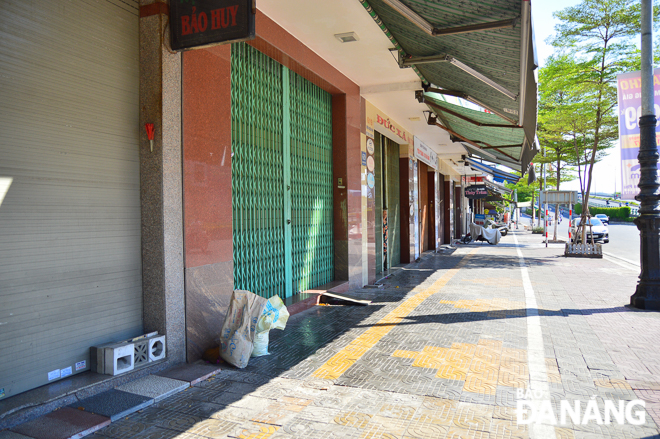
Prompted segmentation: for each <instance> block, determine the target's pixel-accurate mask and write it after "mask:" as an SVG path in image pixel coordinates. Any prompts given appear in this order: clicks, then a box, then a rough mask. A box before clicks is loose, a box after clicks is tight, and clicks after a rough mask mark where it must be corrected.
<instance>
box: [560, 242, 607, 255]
mask: <svg viewBox="0 0 660 439" xmlns="http://www.w3.org/2000/svg"><path fill="white" fill-rule="evenodd" d="M564 256H566V257H572V258H602V257H603V246H602V245H601V244H589V243H578V244H574V243H570V242H567V243H566V248H565V250H564Z"/></svg>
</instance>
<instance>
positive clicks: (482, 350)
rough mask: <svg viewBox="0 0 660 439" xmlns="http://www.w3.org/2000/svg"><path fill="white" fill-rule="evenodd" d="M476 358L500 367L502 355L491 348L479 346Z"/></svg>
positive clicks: (475, 354) (475, 353)
mask: <svg viewBox="0 0 660 439" xmlns="http://www.w3.org/2000/svg"><path fill="white" fill-rule="evenodd" d="M474 357H475V358H478V359H480V360H483V361H486V362H488V363H490V364H492V365H497V366H499V364H500V359H501V356H500V353H499V352H498V351H496V350H494V349H493V348H491V347H490V346H477V349H476V350H475V352H474Z"/></svg>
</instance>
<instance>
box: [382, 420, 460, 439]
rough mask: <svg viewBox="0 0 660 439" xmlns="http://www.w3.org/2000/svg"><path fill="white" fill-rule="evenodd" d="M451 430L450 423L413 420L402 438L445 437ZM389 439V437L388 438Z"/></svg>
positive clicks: (425, 438) (427, 438)
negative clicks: (441, 423)
mask: <svg viewBox="0 0 660 439" xmlns="http://www.w3.org/2000/svg"><path fill="white" fill-rule="evenodd" d="M448 431H449V426H448V425H439V424H430V423H426V422H421V421H419V422H416V421H412V422H411V423H410V424H409V425H408V428H407V429H406V433H405V434H404V435H403V436H402V439H429V438H439V439H440V438H444V437H446V436H447V432H448ZM388 439H389V438H388Z"/></svg>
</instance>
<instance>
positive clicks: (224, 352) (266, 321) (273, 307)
mask: <svg viewBox="0 0 660 439" xmlns="http://www.w3.org/2000/svg"><path fill="white" fill-rule="evenodd" d="M288 318H289V313H288V311H287V309H286V306H284V303H283V302H282V300H281V299H280V298H279V297H277V296H275V297H271V298H270V299H266V298H263V297H260V296H257V295H256V294H254V293H251V292H250V291H243V290H235V291H234V293H233V294H232V296H231V301H230V303H229V308H228V309H227V315H226V316H225V321H224V323H223V324H222V331H221V333H220V356H221V357H222V359H223V360H225V361H226V362H227V363H229V364H233V365H234V366H236V367H238V368H239V369H242V368H244V367H245V366H247V364H248V361H249V360H250V356H259V355H267V354H268V331H269V330H270V329H272V328H277V329H284V327H285V325H286V322H287V320H288ZM264 333H265V334H266V335H265V336H264V335H263V334H264ZM257 335H260V337H259V338H258V340H257V343H258V345H257V348H258V349H257V352H256V355H253V351H254V347H255V346H254V343H255V339H256V338H257ZM264 341H265V346H264Z"/></svg>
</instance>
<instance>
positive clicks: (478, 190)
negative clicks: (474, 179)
mask: <svg viewBox="0 0 660 439" xmlns="http://www.w3.org/2000/svg"><path fill="white" fill-rule="evenodd" d="M487 196H488V189H486V185H484V184H474V185H472V186H468V187H466V188H465V198H469V199H471V200H475V199H478V198H486V197H487Z"/></svg>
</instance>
